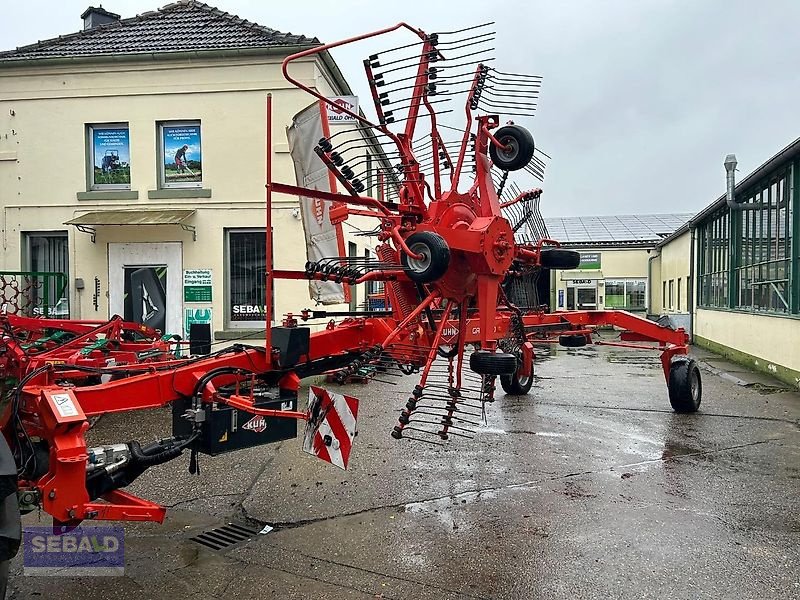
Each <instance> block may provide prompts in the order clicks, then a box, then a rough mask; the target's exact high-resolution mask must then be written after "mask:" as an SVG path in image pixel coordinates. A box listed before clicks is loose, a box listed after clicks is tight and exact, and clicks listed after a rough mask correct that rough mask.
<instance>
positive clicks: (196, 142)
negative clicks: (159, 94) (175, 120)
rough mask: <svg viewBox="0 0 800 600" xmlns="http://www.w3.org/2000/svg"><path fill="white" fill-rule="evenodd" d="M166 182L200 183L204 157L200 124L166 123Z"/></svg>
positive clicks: (164, 144) (164, 131)
mask: <svg viewBox="0 0 800 600" xmlns="http://www.w3.org/2000/svg"><path fill="white" fill-rule="evenodd" d="M161 131H162V136H163V152H164V183H165V184H171V183H198V184H199V183H200V182H201V181H202V180H203V159H202V155H201V153H200V125H164V126H163V128H162V130H161Z"/></svg>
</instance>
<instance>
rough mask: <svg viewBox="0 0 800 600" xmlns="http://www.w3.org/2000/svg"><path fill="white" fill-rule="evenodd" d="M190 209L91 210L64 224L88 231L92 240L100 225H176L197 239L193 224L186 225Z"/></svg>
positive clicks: (191, 211) (192, 211)
mask: <svg viewBox="0 0 800 600" xmlns="http://www.w3.org/2000/svg"><path fill="white" fill-rule="evenodd" d="M194 213H195V211H194V210H192V209H183V208H169V209H158V210H155V209H150V210H147V209H143V210H93V211H90V212H87V213H86V214H83V215H80V216H79V217H75V218H74V219H70V220H69V221H65V222H64V225H74V226H75V227H76V228H77V229H78V231H83V232H85V233H90V234H91V235H92V242H94V241H95V235H96V232H95V229H94V228H95V227H99V226H101V225H137V226H138V225H178V226H180V228H181V229H183V230H185V231H191V232H192V238H193V239H194V240H195V241H197V232H196V231H195V228H194V226H193V225H187V224H186V220H187V219H189V217H191V216H192V215H194Z"/></svg>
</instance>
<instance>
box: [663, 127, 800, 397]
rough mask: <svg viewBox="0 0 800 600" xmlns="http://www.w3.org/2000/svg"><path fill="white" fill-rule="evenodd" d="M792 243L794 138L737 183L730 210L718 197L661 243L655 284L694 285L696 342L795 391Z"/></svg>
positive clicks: (798, 218)
mask: <svg viewBox="0 0 800 600" xmlns="http://www.w3.org/2000/svg"><path fill="white" fill-rule="evenodd" d="M798 239H800V140H796V141H795V142H793V143H792V144H790V145H789V146H787V147H786V148H784V149H783V150H781V151H780V152H778V153H777V154H776V155H775V156H773V157H772V158H770V159H769V160H768V161H767V162H765V163H764V164H763V165H761V166H760V167H759V168H757V169H756V170H755V171H753V172H752V173H750V174H749V175H747V177H745V178H744V179H742V180H741V181H740V182H739V183H738V184H737V185H736V186H735V192H734V199H733V204H732V205H730V204H729V202H728V199H727V197H726V196H725V195H723V196H721V197H720V198H718V199H717V200H716V201H714V202H713V203H712V204H710V205H709V206H708V207H706V208H705V209H704V210H702V211H700V213H698V214H697V215H696V216H695V217H693V218H692V219H691V221H690V222H689V224H688V225H687V226H686V227H684V228H683V229H682V230H679V231H677V232H676V233H675V235H673V236H671V237H670V238H669V239H667V240H665V241H664V242H663V244H662V245H660V247H659V251H660V256H661V259H660V260H661V271H660V273H659V275H658V277H659V279H658V280H657V281H658V283H657V284H656V285H659V284H660V285H661V286H667V285H669V282H671V281H675V280H676V279H682V278H684V277H688V280H689V281H690V282H691V283H692V288H691V290H690V295H689V297H688V302H689V306H688V309H684V310H687V311H688V312H689V313H691V315H692V333H693V341H694V343H695V344H697V345H700V346H704V347H706V348H709V349H710V350H713V351H715V352H717V353H720V354H723V355H726V356H728V357H730V358H732V359H734V360H737V361H738V362H742V363H744V364H746V365H748V366H751V367H753V368H755V369H758V370H762V371H765V372H767V373H770V374H772V375H774V376H776V377H778V378H780V379H782V380H784V381H786V382H788V383H790V384H792V385H793V386H796V387H800V248H799V247H798V242H797V240H798ZM680 256H682V257H683V258H682V259H680V260H677V259H675V258H673V257H680ZM677 263H681V264H682V265H683V269H682V270H681V269H680V268H677V267H675V266H674V265H675V264H677ZM670 264H672V265H673V266H672V267H670V266H668V265H670ZM686 267H689V268H688V269H687V268H686ZM654 281H655V280H654ZM665 289H666V288H665ZM661 308H662V311H663V312H671V311H672V310H673V308H677V307H676V306H674V305H673V304H670V303H669V302H668V299H667V302H663V303H662V307H661Z"/></svg>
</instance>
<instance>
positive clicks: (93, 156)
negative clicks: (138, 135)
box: [86, 123, 131, 190]
mask: <svg viewBox="0 0 800 600" xmlns="http://www.w3.org/2000/svg"><path fill="white" fill-rule="evenodd" d="M86 131H87V142H88V148H89V153H88V155H89V161H87V162H88V165H87V179H88V186H89V189H90V190H115V189H116V190H129V189H131V152H130V137H129V132H128V124H127V123H109V124H104V125H89V126H87V128H86Z"/></svg>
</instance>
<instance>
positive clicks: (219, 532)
mask: <svg viewBox="0 0 800 600" xmlns="http://www.w3.org/2000/svg"><path fill="white" fill-rule="evenodd" d="M258 532H259V530H258V529H253V528H252V527H248V526H247V525H242V524H240V523H228V524H227V525H222V526H221V527H215V528H214V529H209V530H208V531H204V532H203V533H200V534H198V535H196V536H194V537H191V538H189V539H191V540H192V541H193V542H196V543H198V544H200V545H202V546H205V547H206V548H209V549H211V550H215V551H217V552H219V551H221V550H228V549H229V548H233V547H234V546H237V545H239V544H243V543H244V542H246V541H248V540H251V539H252V538H254V537H255V536H257V535H258Z"/></svg>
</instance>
